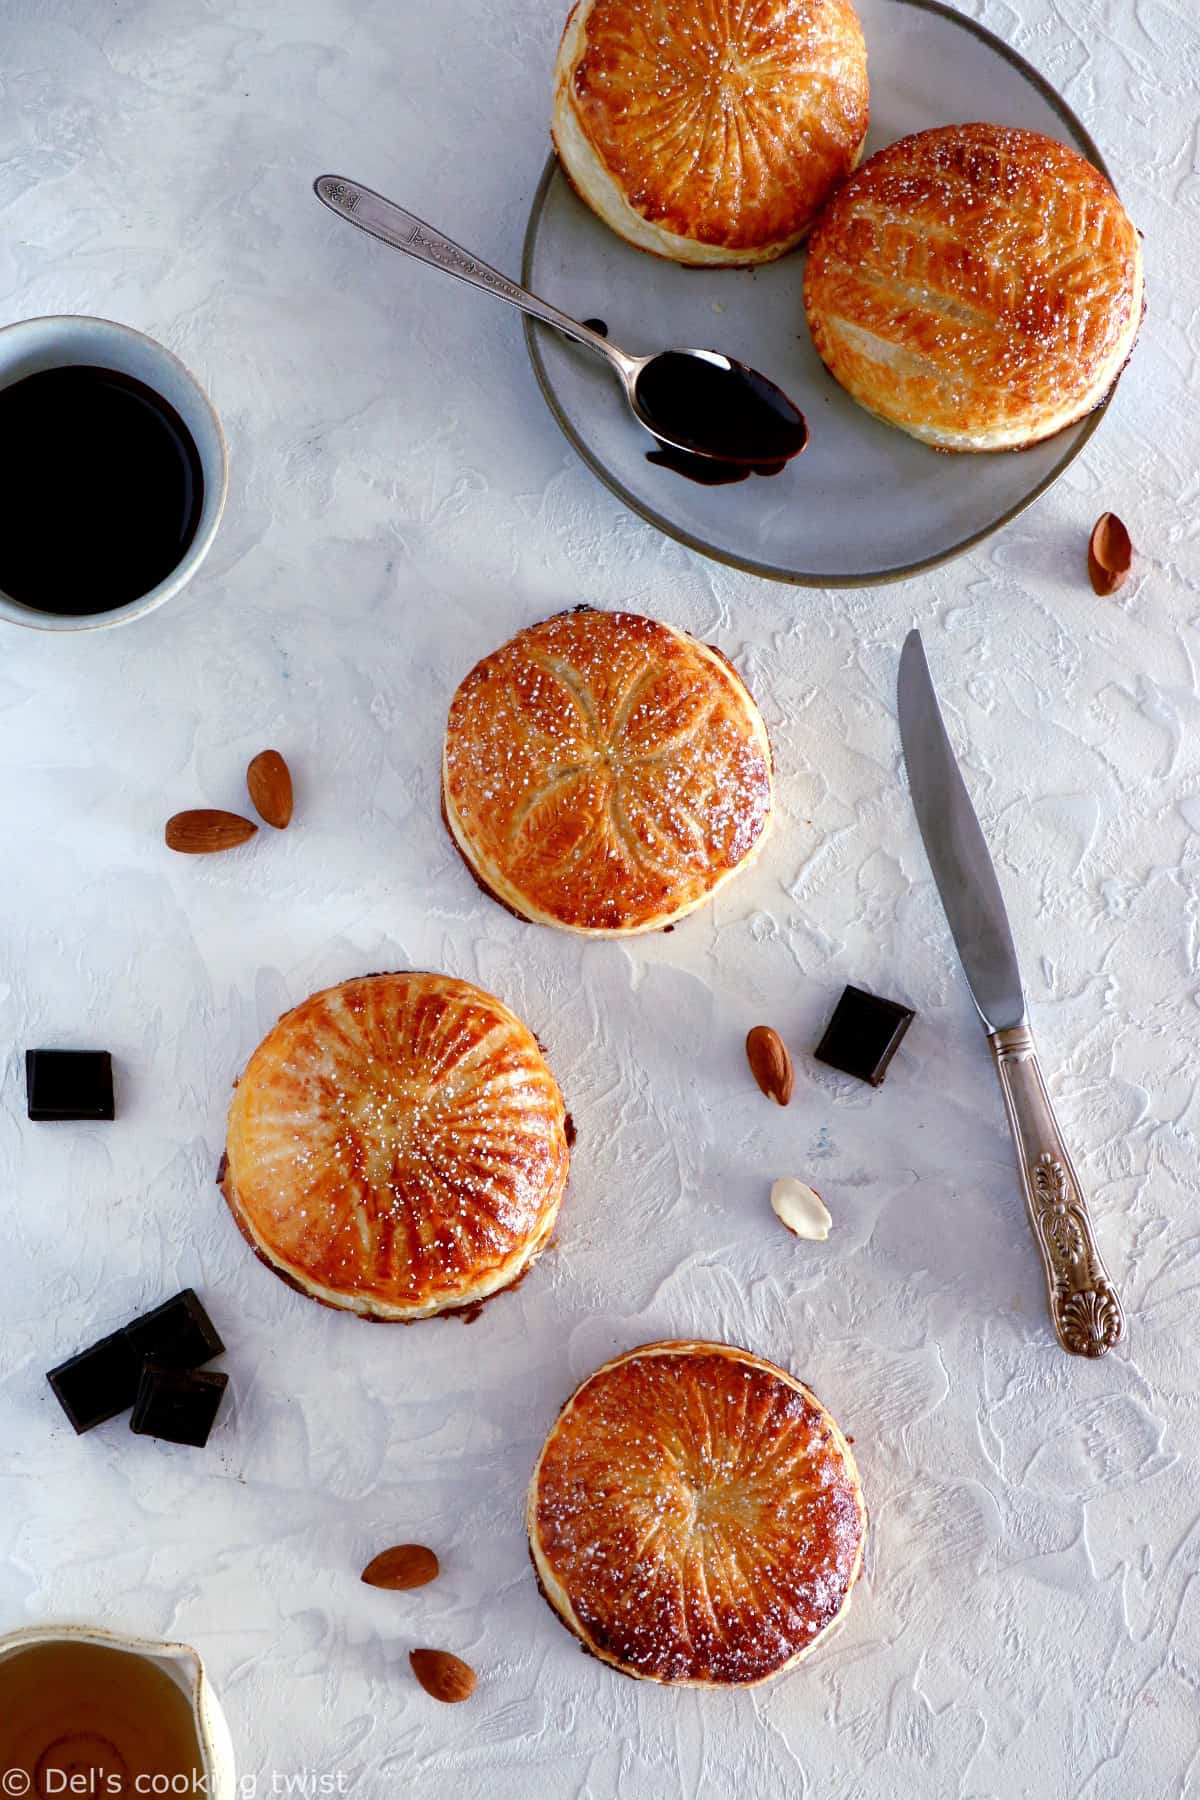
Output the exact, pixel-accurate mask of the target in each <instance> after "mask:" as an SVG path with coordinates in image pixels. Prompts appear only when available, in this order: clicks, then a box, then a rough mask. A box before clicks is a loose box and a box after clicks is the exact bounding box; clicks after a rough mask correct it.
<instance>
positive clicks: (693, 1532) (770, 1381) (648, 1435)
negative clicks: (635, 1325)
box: [526, 1340, 867, 1687]
mask: <svg viewBox="0 0 1200 1800" xmlns="http://www.w3.org/2000/svg"><path fill="white" fill-rule="evenodd" d="M866 1524H867V1515H866V1507H865V1505H864V1502H863V1497H862V1489H861V1486H860V1484H859V1479H858V1471H857V1469H856V1467H855V1464H854V1457H853V1455H852V1454H851V1451H850V1447H849V1445H848V1443H847V1442H846V1439H845V1438H844V1437H843V1435H842V1433H841V1432H840V1431H839V1429H838V1427H837V1425H836V1424H835V1422H834V1420H833V1419H832V1418H831V1417H830V1415H829V1413H827V1412H826V1410H825V1408H824V1407H823V1406H822V1405H821V1403H820V1402H819V1401H818V1400H817V1399H816V1398H815V1396H814V1395H813V1394H811V1393H810V1392H809V1390H808V1389H807V1388H806V1387H805V1386H804V1385H803V1383H802V1382H799V1381H797V1380H796V1379H795V1378H794V1377H793V1376H791V1375H788V1374H786V1373H785V1372H784V1370H782V1369H778V1368H776V1367H775V1365H774V1364H773V1363H769V1362H765V1361H763V1360H762V1358H760V1357H757V1356H752V1355H751V1354H750V1353H749V1351H746V1350H738V1349H736V1348H734V1347H733V1346H731V1345H728V1344H709V1343H703V1342H697V1341H695V1340H686V1341H683V1342H678V1343H660V1344H645V1345H643V1346H642V1347H641V1348H640V1349H637V1350H630V1351H629V1352H628V1353H627V1354H626V1355H624V1356H619V1357H617V1358H616V1359H615V1360H614V1361H613V1362H609V1363H606V1364H605V1365H604V1366H603V1368H601V1369H598V1370H597V1371H596V1373H595V1374H594V1375H591V1376H589V1377H588V1379H587V1380H586V1381H585V1382H583V1383H582V1384H581V1385H580V1386H579V1387H578V1388H576V1390H575V1392H574V1394H573V1395H572V1396H571V1398H570V1399H569V1400H568V1401H567V1404H566V1405H565V1406H564V1407H563V1410H562V1412H561V1413H560V1414H559V1416H558V1419H557V1421H556V1423H555V1425H554V1427H553V1429H552V1430H551V1432H550V1435H549V1437H548V1438H547V1439H546V1443H545V1446H544V1448H543V1450H542V1454H541V1456H540V1457H539V1458H538V1462H537V1466H536V1467H535V1469H534V1471H533V1478H532V1480H531V1482H530V1485H529V1497H528V1502H527V1507H526V1525H527V1528H528V1532H529V1544H530V1550H531V1553H532V1555H533V1561H534V1567H535V1568H536V1570H537V1574H538V1579H539V1581H540V1583H541V1586H542V1591H543V1593H544V1594H545V1596H546V1599H547V1600H548V1601H549V1603H550V1605H551V1606H552V1607H553V1608H554V1610H555V1611H556V1612H557V1613H558V1615H559V1617H560V1618H561V1619H562V1621H563V1623H564V1624H565V1625H567V1626H568V1628H569V1629H570V1630H571V1631H573V1632H574V1633H575V1635H576V1637H578V1638H579V1639H580V1640H581V1642H582V1643H583V1645H584V1647H585V1648H586V1649H588V1650H590V1651H591V1652H592V1654H593V1655H595V1656H598V1657H600V1659H601V1660H602V1661H604V1662H607V1663H611V1664H612V1666H613V1667H614V1668H617V1669H620V1670H622V1671H623V1672H624V1673H625V1674H626V1675H633V1676H637V1677H640V1678H641V1679H643V1680H647V1681H659V1682H669V1683H672V1684H678V1685H682V1686H687V1687H734V1686H750V1685H753V1684H754V1683H756V1682H760V1681H767V1680H769V1679H770V1678H771V1677H772V1676H774V1675H778V1674H779V1673H780V1672H781V1671H782V1670H783V1669H786V1668H789V1667H791V1666H792V1665H793V1664H794V1663H797V1662H799V1661H800V1660H801V1659H802V1658H803V1657H805V1656H807V1655H808V1654H809V1653H810V1652H811V1651H812V1650H813V1649H814V1647H815V1646H816V1644H817V1643H818V1641H819V1640H820V1639H821V1638H822V1637H824V1636H825V1635H826V1633H827V1632H829V1631H830V1630H832V1628H833V1626H834V1625H835V1624H836V1623H837V1622H838V1620H839V1619H840V1618H841V1617H842V1616H843V1615H844V1613H845V1610H846V1607H847V1606H848V1604H849V1599H850V1590H851V1588H852V1587H853V1585H854V1583H855V1581H856V1580H857V1579H858V1574H859V1570H860V1568H861V1565H862V1553H863V1542H864V1537H865V1533H866Z"/></svg>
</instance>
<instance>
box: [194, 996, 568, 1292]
mask: <svg viewBox="0 0 1200 1800" xmlns="http://www.w3.org/2000/svg"><path fill="white" fill-rule="evenodd" d="M569 1135H570V1124H569V1120H568V1118H567V1115H566V1112H565V1110H564V1107H563V1098H562V1095H561V1093H560V1092H559V1088H558V1084H557V1082H556V1081H555V1079H554V1077H553V1075H552V1074H551V1073H550V1070H549V1068H548V1067H547V1066H546V1061H545V1058H544V1057H543V1055H542V1052H541V1050H540V1048H539V1046H538V1043H537V1040H536V1038H535V1037H534V1036H533V1034H532V1032H530V1031H529V1030H528V1028H527V1027H526V1026H525V1025H523V1024H522V1023H521V1021H520V1019H518V1018H517V1017H516V1015H515V1014H514V1013H512V1012H510V1011H509V1009H508V1007H507V1006H505V1005H504V1004H503V1003H502V1002H501V1001H499V1000H497V999H495V998H493V996H492V995H491V994H485V993H484V992H483V991H482V989H480V988H477V987H473V986H472V985H471V984H470V982H466V981H456V980H453V979H452V978H451V977H450V976H447V975H426V974H396V975H364V976H361V977H360V978H359V979H358V980H355V981H346V982H343V983H342V984H341V986H340V987H332V988H326V989H324V990H323V991H322V992H321V993H318V994H313V995H312V996H311V998H309V999H308V1000H305V1001H304V1002H302V1004H301V1005H299V1006H297V1007H295V1008H293V1010H292V1011H291V1012H289V1013H285V1014H284V1016H283V1018H282V1019H280V1021H279V1023H278V1024H277V1025H276V1026H275V1028H274V1029H273V1030H272V1031H270V1032H268V1034H267V1036H266V1037H265V1038H264V1039H263V1041H262V1043H261V1044H260V1045H259V1047H258V1049H257V1050H256V1051H255V1052H254V1055H253V1056H252V1057H251V1058H250V1061H249V1064H248V1065H247V1068H246V1072H245V1074H244V1075H243V1076H242V1078H241V1080H240V1081H239V1082H238V1085H237V1089H236V1092H235V1094H234V1098H233V1105H232V1106H231V1108H230V1112H229V1130H228V1137H227V1140H226V1149H225V1157H224V1159H223V1164H222V1169H221V1173H220V1177H219V1179H220V1183H221V1188H222V1191H223V1193H224V1195H225V1198H226V1200H227V1202H228V1204H229V1208H230V1211H231V1212H232V1213H233V1216H234V1218H235V1220H236V1221H237V1223H238V1225H239V1227H240V1229H241V1231H242V1233H243V1235H244V1236H245V1237H246V1238H247V1240H248V1241H249V1243H250V1245H251V1246H252V1248H253V1249H254V1250H255V1252H256V1253H257V1255H258V1256H259V1257H260V1258H261V1259H262V1261H263V1262H265V1263H266V1264H267V1265H268V1267H270V1268H272V1269H273V1270H274V1271H275V1273H276V1274H277V1275H280V1276H282V1277H283V1279H284V1280H285V1281H287V1282H289V1283H290V1284H291V1285H292V1286H293V1287H295V1288H298V1289H299V1291H300V1292H301V1293H303V1294H307V1295H308V1296H309V1297H310V1298H311V1299H313V1300H319V1301H321V1302H323V1303H324V1304H325V1305H326V1306H333V1307H341V1308H343V1309H344V1310H346V1311H347V1312H354V1313H358V1314H360V1315H362V1316H363V1317H365V1318H370V1319H397V1320H408V1319H421V1318H426V1317H428V1316H429V1315H430V1314H433V1313H441V1312H450V1311H461V1310H462V1309H463V1308H466V1307H472V1306H476V1305H478V1304H479V1303H480V1302H481V1301H483V1300H486V1299H487V1298H488V1297H489V1296H490V1295H492V1294H494V1293H496V1292H498V1290H499V1289H501V1288H505V1287H509V1286H511V1285H512V1283H513V1282H515V1281H517V1280H518V1279H519V1278H520V1276H521V1275H522V1274H524V1272H525V1270H526V1269H527V1268H528V1267H529V1264H530V1263H531V1262H532V1261H533V1259H534V1257H536V1256H537V1254H538V1252H539V1251H540V1250H542V1249H543V1248H544V1247H545V1245H546V1242H547V1240H548V1238H549V1237H550V1233H551V1231H552V1230H553V1228H554V1221H555V1219H556V1217H557V1215H558V1208H559V1202H560V1201H561V1199H562V1195H563V1189H564V1187H565V1185H566V1180H567V1166H568V1162H569V1160H570V1153H569V1148H568V1140H569Z"/></svg>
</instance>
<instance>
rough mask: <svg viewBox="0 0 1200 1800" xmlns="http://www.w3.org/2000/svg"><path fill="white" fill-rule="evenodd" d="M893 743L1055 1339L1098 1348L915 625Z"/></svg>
mask: <svg viewBox="0 0 1200 1800" xmlns="http://www.w3.org/2000/svg"><path fill="white" fill-rule="evenodd" d="M896 699H897V713H898V717H899V722H900V742H901V745H902V747H903V750H904V764H905V768H906V769H907V771H908V785H909V790H910V792H911V794H912V801H913V808H914V810H915V812H916V815H917V824H918V825H919V827H920V831H921V837H922V839H923V841H924V844H925V854H926V856H927V857H928V858H929V866H930V868H931V870H932V871H933V879H934V882H935V884H936V886H937V890H938V893H939V895H940V896H941V901H942V907H943V909H944V911H945V914H946V919H947V922H948V924H949V926H950V933H951V936H952V937H953V939H954V943H955V947H956V949H957V950H958V955H959V960H960V961H961V963H962V966H963V972H964V973H965V975H966V977H967V985H968V987H969V988H970V990H971V995H972V998H973V999H974V1001H975V1005H976V1007H977V1008H978V1011H979V1016H980V1018H981V1019H982V1020H983V1025H984V1030H985V1031H986V1032H987V1038H988V1043H989V1045H990V1047H991V1051H992V1057H993V1060H994V1062H995V1065H996V1072H997V1074H998V1075H999V1078H1000V1087H1001V1091H1002V1092H1003V1095H1004V1106H1005V1112H1006V1114H1007V1117H1008V1125H1009V1130H1010V1131H1011V1133H1012V1138H1013V1147H1014V1149H1015V1150H1016V1154H1017V1165H1018V1169H1019V1172H1020V1178H1021V1188H1022V1192H1023V1193H1024V1196H1025V1205H1026V1210H1027V1212H1028V1215H1029V1223H1030V1226H1031V1228H1032V1231H1033V1235H1034V1240H1035V1242H1036V1243H1037V1247H1038V1250H1039V1252H1040V1254H1041V1259H1042V1269H1043V1273H1044V1275H1045V1277H1046V1293H1047V1300H1048V1302H1049V1306H1050V1317H1051V1320H1052V1321H1053V1324H1054V1328H1055V1331H1056V1332H1057V1334H1058V1340H1059V1342H1060V1344H1061V1345H1062V1347H1063V1349H1064V1350H1067V1351H1069V1352H1070V1353H1071V1354H1072V1355H1074V1356H1090V1357H1096V1356H1103V1355H1104V1354H1105V1353H1106V1352H1107V1351H1108V1350H1110V1349H1111V1348H1112V1346H1113V1345H1114V1344H1115V1343H1117V1342H1118V1340H1119V1339H1120V1337H1121V1335H1122V1333H1123V1332H1124V1329H1125V1319H1124V1314H1123V1312H1122V1310H1121V1302H1120V1300H1119V1299H1118V1298H1117V1293H1116V1290H1115V1288H1114V1287H1113V1284H1112V1282H1111V1281H1110V1279H1109V1276H1108V1271H1107V1269H1106V1268H1105V1266H1104V1263H1103V1261H1102V1259H1101V1256H1100V1251H1099V1248H1098V1247H1097V1244H1096V1235H1095V1232H1094V1230H1093V1228H1092V1221H1091V1216H1090V1214H1089V1212H1088V1206H1087V1201H1086V1200H1085V1198H1084V1194H1083V1188H1082V1187H1081V1185H1080V1182H1079V1177H1078V1175H1077V1174H1076V1171H1075V1165H1074V1164H1073V1163H1072V1161H1071V1157H1070V1153H1069V1152H1068V1150H1067V1147H1066V1144H1065V1143H1064V1141H1063V1137H1062V1133H1061V1131H1060V1130H1059V1126H1058V1121H1057V1119H1056V1118H1055V1116H1054V1108H1053V1106H1052V1105H1051V1102H1050V1095H1049V1092H1048V1090H1047V1087H1046V1083H1045V1080H1044V1079H1043V1076H1042V1070H1041V1064H1040V1063H1039V1061H1038V1055H1037V1046H1036V1045H1035V1043H1034V1040H1033V1033H1032V1031H1031V1030H1030V1028H1029V1020H1028V1016H1027V1012H1026V1005H1025V993H1024V988H1023V986H1022V982H1021V972H1020V969H1019V967H1018V964H1017V953H1016V949H1015V947H1014V945H1013V940H1012V930H1011V928H1010V926H1009V923H1008V914H1007V913H1006V911H1005V909H1004V899H1003V896H1002V895H1001V893H1000V884H999V882H998V881H997V879H996V871H995V868H994V867H993V864H992V859H991V856H990V855H989V854H988V847H987V843H986V840H985V839H984V835H983V832H982V830H981V829H980V825H979V820H978V819H977V818H976V816H975V809H974V807H973V806H972V805H971V797H970V795H969V794H968V792H967V787H966V783H965V782H964V781H963V778H962V773H961V771H960V769H959V767H958V761H957V758H956V757H955V755H954V750H953V747H952V745H951V743H950V738H949V735H948V733H947V731H946V726H945V722H944V720H943V718H942V713H941V708H940V707H939V706H938V700H937V692H936V690H935V688H934V685H933V678H932V676H931V675H930V673H929V664H928V662H927V660H926V657H925V647H924V645H923V644H922V642H921V634H920V632H918V631H910V632H909V634H908V636H907V638H905V640H904V647H903V649H902V650H901V652H900V672H899V675H898V678H897V683H896Z"/></svg>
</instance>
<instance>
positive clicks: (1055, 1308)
mask: <svg viewBox="0 0 1200 1800" xmlns="http://www.w3.org/2000/svg"><path fill="white" fill-rule="evenodd" d="M988 1043H989V1044H990V1045H991V1047H992V1055H993V1057H994V1058H995V1062H996V1070H997V1073H998V1074H999V1076H1000V1086H1001V1088H1002V1089H1003V1091H1004V1105H1005V1108H1006V1110H1007V1112H1008V1123H1009V1129H1010V1130H1011V1131H1012V1135H1013V1143H1014V1145H1015V1146H1016V1152H1017V1163H1018V1165H1019V1168H1020V1171H1021V1186H1022V1188H1023V1189H1024V1191H1025V1204H1026V1206H1027V1207H1028V1209H1029V1223H1030V1225H1031V1226H1032V1228H1033V1235H1034V1238H1035V1239H1036V1241H1037V1247H1038V1249H1039V1250H1040V1252H1041V1256H1042V1267H1043V1268H1044V1270H1045V1272H1046V1289H1047V1295H1048V1298H1049V1302H1050V1317H1051V1319H1052V1321H1053V1323H1054V1329H1055V1331H1056V1332H1057V1333H1058V1341H1059V1343H1060V1344H1061V1345H1062V1347H1063V1349H1064V1350H1069V1351H1070V1353H1071V1355H1072V1356H1103V1355H1104V1354H1105V1352H1106V1351H1108V1350H1111V1349H1112V1347H1113V1345H1114V1344H1115V1343H1116V1342H1117V1341H1118V1340H1119V1338H1120V1336H1121V1334H1122V1332H1123V1331H1124V1329H1125V1318H1124V1314H1123V1313H1122V1311H1121V1302H1120V1300H1119V1299H1118V1298H1117V1292H1116V1289H1115V1288H1114V1287H1113V1284H1112V1282H1111V1281H1110V1280H1109V1276H1108V1270H1107V1269H1106V1268H1105V1266H1104V1263H1103V1260H1102V1259H1101V1256H1100V1251H1099V1249H1098V1248H1097V1245H1096V1234H1095V1232H1094V1231H1093V1229H1092V1221H1091V1216H1090V1215H1089V1213H1088V1206H1087V1201H1086V1200H1085V1199H1084V1197H1083V1189H1082V1188H1081V1187H1080V1185H1079V1177H1078V1175H1076V1173H1075V1165H1074V1164H1073V1163H1072V1161H1071V1157H1070V1154H1069V1152H1068V1150H1067V1147H1066V1145H1065V1143H1064V1142H1063V1138H1062V1133H1061V1132H1060V1131H1059V1128H1058V1120H1057V1119H1056V1118H1055V1116H1054V1108H1053V1106H1052V1105H1051V1104H1050V1095H1049V1094H1048V1093H1047V1091H1046V1083H1045V1081H1044V1080H1043V1078H1042V1069H1041V1064H1040V1063H1039V1062H1038V1054H1037V1046H1036V1045H1035V1043H1034V1041H1033V1033H1032V1032H1031V1031H1030V1029H1029V1027H1028V1026H1027V1025H1014V1026H1012V1027H1011V1028H1010V1029H1009V1030H1006V1031H995V1032H991V1033H989V1035H988Z"/></svg>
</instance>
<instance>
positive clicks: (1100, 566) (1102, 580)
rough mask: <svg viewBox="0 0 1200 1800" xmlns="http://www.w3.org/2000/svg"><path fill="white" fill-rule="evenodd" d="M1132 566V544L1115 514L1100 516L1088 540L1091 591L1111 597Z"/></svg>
mask: <svg viewBox="0 0 1200 1800" xmlns="http://www.w3.org/2000/svg"><path fill="white" fill-rule="evenodd" d="M1132 567H1133V544H1132V542H1131V541H1130V537H1129V533H1128V531H1127V530H1126V529H1125V526H1124V525H1123V524H1122V523H1121V521H1120V519H1118V517H1117V515H1116V513H1110V512H1106V513H1101V514H1100V517H1099V518H1098V519H1097V520H1096V523H1095V524H1094V525H1093V526H1092V535H1091V537H1090V538H1089V540H1088V574H1089V575H1090V576H1091V578H1092V591H1093V592H1094V593H1097V594H1115V593H1116V591H1117V589H1118V588H1119V587H1120V586H1121V585H1122V583H1123V582H1124V580H1125V577H1126V576H1127V575H1128V574H1129V571H1130V569H1131V568H1132Z"/></svg>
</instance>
